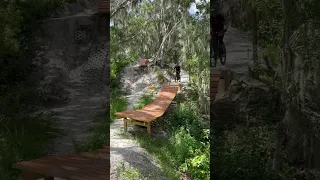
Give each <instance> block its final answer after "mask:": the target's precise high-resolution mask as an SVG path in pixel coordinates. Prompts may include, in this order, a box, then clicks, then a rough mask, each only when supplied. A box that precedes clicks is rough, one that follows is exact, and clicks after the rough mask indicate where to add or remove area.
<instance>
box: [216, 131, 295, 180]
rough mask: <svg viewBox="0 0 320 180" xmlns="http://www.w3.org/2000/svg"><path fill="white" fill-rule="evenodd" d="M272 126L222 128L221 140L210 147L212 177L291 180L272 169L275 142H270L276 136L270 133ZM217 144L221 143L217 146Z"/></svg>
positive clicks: (249, 179)
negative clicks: (235, 129)
mask: <svg viewBox="0 0 320 180" xmlns="http://www.w3.org/2000/svg"><path fill="white" fill-rule="evenodd" d="M274 128H275V127H274V126H269V127H268V126H263V127H262V126H261V127H252V128H249V129H248V128H245V127H239V128H238V130H237V131H225V132H224V134H223V135H222V139H223V140H222V139H221V141H216V142H215V146H218V147H217V148H214V150H213V153H214V155H213V156H214V158H212V160H213V162H212V163H214V164H215V166H214V168H215V171H214V174H213V177H214V178H216V179H239V180H240V179H248V180H251V179H252V180H254V179H262V180H264V179H265V180H280V179H292V177H291V178H289V177H281V176H279V175H277V174H275V173H273V171H272V160H273V151H274V144H273V143H271V142H274V138H275V137H274V136H275V134H274V133H273V132H272V129H274ZM215 140H217V138H215ZM222 141H223V142H222ZM220 143H221V145H218V144H220ZM216 144H217V145H216ZM261 175H263V176H261ZM287 176H290V174H289V175H287Z"/></svg>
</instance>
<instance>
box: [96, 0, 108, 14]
mask: <svg viewBox="0 0 320 180" xmlns="http://www.w3.org/2000/svg"><path fill="white" fill-rule="evenodd" d="M98 12H99V13H101V14H109V13H110V0H100V3H99V9H98Z"/></svg>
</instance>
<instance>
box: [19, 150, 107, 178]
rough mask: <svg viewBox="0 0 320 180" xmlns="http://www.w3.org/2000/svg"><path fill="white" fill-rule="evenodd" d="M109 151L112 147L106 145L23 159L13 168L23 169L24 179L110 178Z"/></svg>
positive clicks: (21, 175)
mask: <svg viewBox="0 0 320 180" xmlns="http://www.w3.org/2000/svg"><path fill="white" fill-rule="evenodd" d="M109 152H110V147H109V146H108V145H106V146H104V147H103V148H102V149H99V150H97V151H96V152H90V153H78V154H70V155H64V156H51V157H44V158H39V159H35V160H30V161H22V162H18V163H15V164H14V165H13V168H16V169H20V170H21V174H20V179H22V180H36V179H39V178H44V179H45V180H53V178H54V177H57V178H61V179H66V180H109V179H110V153H109Z"/></svg>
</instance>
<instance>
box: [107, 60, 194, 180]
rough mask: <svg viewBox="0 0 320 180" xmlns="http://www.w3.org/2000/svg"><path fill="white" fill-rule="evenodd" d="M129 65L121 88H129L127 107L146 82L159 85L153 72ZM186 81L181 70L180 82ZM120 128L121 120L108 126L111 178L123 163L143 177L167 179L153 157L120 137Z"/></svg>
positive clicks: (135, 98)
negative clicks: (146, 71)
mask: <svg viewBox="0 0 320 180" xmlns="http://www.w3.org/2000/svg"><path fill="white" fill-rule="evenodd" d="M130 67H132V65H131V66H129V67H127V68H125V69H124V71H123V78H122V81H123V83H122V84H123V88H124V89H128V90H129V94H128V95H127V96H126V97H127V98H128V102H129V105H128V107H127V108H128V109H132V108H133V106H134V105H135V104H136V103H137V102H138V101H139V99H140V98H141V97H142V95H143V94H144V93H145V92H146V91H147V85H148V84H154V85H159V84H158V83H157V77H156V75H155V73H153V72H151V73H147V74H144V73H141V72H140V73H139V72H137V71H136V72H134V69H133V68H130ZM187 81H188V75H187V74H186V72H185V71H182V72H181V82H182V84H186V83H187ZM121 128H123V121H120V120H115V122H114V123H112V124H111V126H110V163H111V171H110V172H111V176H110V177H111V179H112V180H113V179H115V175H116V168H117V167H119V166H120V165H121V163H124V165H125V167H133V168H137V169H138V170H139V171H140V172H141V174H142V175H143V176H145V177H148V175H151V177H152V179H155V180H165V179H167V178H166V177H165V176H164V174H163V172H162V170H161V168H160V166H159V164H158V163H157V160H156V159H155V158H154V157H152V156H151V155H150V154H149V153H148V152H147V151H146V150H145V149H144V148H141V147H140V146H139V144H138V143H137V142H136V141H135V140H132V139H126V138H124V137H121V135H120V133H121V131H120V129H121ZM132 130H133V127H132V126H128V131H132ZM146 133H147V131H146Z"/></svg>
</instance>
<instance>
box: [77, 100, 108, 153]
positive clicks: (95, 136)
mask: <svg viewBox="0 0 320 180" xmlns="http://www.w3.org/2000/svg"><path fill="white" fill-rule="evenodd" d="M103 108H104V109H106V111H105V112H104V113H102V114H98V115H97V117H96V119H95V121H94V126H93V128H91V132H92V135H90V136H89V137H88V138H87V139H86V140H85V141H84V142H82V143H80V144H75V146H76V147H75V148H76V150H77V151H78V152H92V151H95V150H97V149H101V148H102V147H103V146H104V145H106V144H109V142H110V122H109V121H107V119H108V114H109V112H107V107H106V106H105V105H103Z"/></svg>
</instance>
